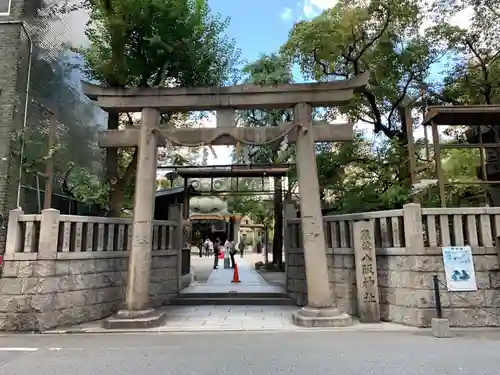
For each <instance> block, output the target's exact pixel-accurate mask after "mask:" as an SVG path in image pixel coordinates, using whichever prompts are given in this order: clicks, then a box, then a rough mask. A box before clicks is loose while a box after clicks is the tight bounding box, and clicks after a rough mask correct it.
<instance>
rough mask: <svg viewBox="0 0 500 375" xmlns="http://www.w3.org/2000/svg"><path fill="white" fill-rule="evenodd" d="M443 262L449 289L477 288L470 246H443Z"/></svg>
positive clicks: (472, 289)
mask: <svg viewBox="0 0 500 375" xmlns="http://www.w3.org/2000/svg"><path fill="white" fill-rule="evenodd" d="M443 262H444V272H445V275H446V286H447V287H448V290H450V291H455V292H469V291H476V290H477V283H476V273H475V272H474V260H473V258H472V249H471V247H470V246H449V247H443Z"/></svg>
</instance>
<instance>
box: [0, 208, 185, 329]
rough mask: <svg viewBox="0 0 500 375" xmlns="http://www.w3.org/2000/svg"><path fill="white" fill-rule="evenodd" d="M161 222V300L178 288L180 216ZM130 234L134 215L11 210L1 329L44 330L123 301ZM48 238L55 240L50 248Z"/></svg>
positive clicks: (155, 255) (157, 284)
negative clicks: (117, 215)
mask: <svg viewBox="0 0 500 375" xmlns="http://www.w3.org/2000/svg"><path fill="white" fill-rule="evenodd" d="M47 223H48V224H50V225H49V230H47ZM52 224H53V225H52ZM155 224H156V225H155V229H154V236H153V237H154V238H153V251H152V270H151V286H150V298H151V304H152V305H153V306H154V307H157V306H161V305H165V304H167V303H168V302H169V300H170V299H171V298H172V297H174V296H175V295H177V293H178V291H179V288H180V286H179V284H180V273H179V269H180V265H179V262H178V254H179V252H180V250H176V249H175V247H176V246H175V245H174V244H175V243H176V238H175V231H176V226H175V223H174V222H171V221H161V222H155ZM42 228H44V229H45V231H44V232H45V239H44V235H42ZM50 228H52V230H53V232H54V233H52V237H50V233H49V234H47V232H50ZM130 234H131V221H130V219H112V218H93V217H82V216H70V215H59V214H58V211H56V210H44V211H43V213H42V214H41V215H23V214H22V212H21V211H19V210H15V211H13V212H12V213H11V215H10V220H9V233H8V236H7V237H8V238H7V240H8V242H7V251H6V254H5V261H4V268H3V275H2V278H1V279H0V330H9V331H11V330H16V331H18V330H21V331H31V330H46V329H49V328H53V327H56V326H63V325H70V324H78V323H82V322H87V321H92V320H97V319H102V318H104V317H107V316H109V315H111V314H112V313H113V312H115V311H116V310H117V309H118V308H119V307H120V306H121V304H122V302H123V301H124V295H125V285H126V281H127V268H128V248H129V247H130V242H129V241H130ZM177 234H178V235H179V236H178V238H179V241H177V242H178V243H179V244H180V242H181V241H180V239H181V233H177ZM48 238H52V240H53V241H52V244H53V246H49V247H48V248H45V245H47V243H44V240H47V239H48ZM54 239H55V241H54ZM48 250H52V251H48Z"/></svg>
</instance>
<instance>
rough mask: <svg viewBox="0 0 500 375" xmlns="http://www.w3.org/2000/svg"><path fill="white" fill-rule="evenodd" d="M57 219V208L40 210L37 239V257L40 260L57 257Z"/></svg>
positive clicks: (58, 217)
mask: <svg viewBox="0 0 500 375" xmlns="http://www.w3.org/2000/svg"><path fill="white" fill-rule="evenodd" d="M59 219H60V213H59V210H55V209H53V208H49V209H46V210H42V219H41V221H40V236H39V240H38V259H40V260H51V259H56V258H57V242H58V240H59Z"/></svg>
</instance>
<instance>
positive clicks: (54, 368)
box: [0, 332, 500, 375]
mask: <svg viewBox="0 0 500 375" xmlns="http://www.w3.org/2000/svg"><path fill="white" fill-rule="evenodd" d="M499 353H500V339H498V337H493V338H491V337H486V336H485V337H483V336H481V335H479V336H477V337H465V338H452V339H434V338H432V337H429V336H427V335H425V334H421V333H417V334H415V333H403V332H391V333H380V332H377V333H374V332H364V333H363V332H311V333H309V332H307V333H283V332H282V333H262V332H261V333H258V332H255V333H203V334H200V333H193V334H172V333H167V334H121V335H118V334H116V335H115V334H100V335H65V336H64V335H61V336H57V335H54V336H50V335H31V336H30V335H27V336H22V335H16V336H4V337H0V374H1V375H129V374H131V375H132V374H134V375H136V374H144V375H157V374H158V375H159V374H162V375H167V374H168V375H180V374H182V375H184V374H185V375H188V374H189V375H199V374H200V375H201V374H203V375H235V374H237V375H260V374H262V375H281V374H287V375H316V374H318V375H330V374H335V375H336V374H339V375H340V374H341V375H417V374H418V375H434V374H435V375H448V374H450V375H452V374H453V375H457V374H460V375H464V374H465V375H468V374H470V375H486V374H491V375H493V374H498V373H499V370H498V368H499V367H498V366H499V363H500V359H499V358H500V357H499Z"/></svg>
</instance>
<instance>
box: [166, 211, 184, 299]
mask: <svg viewBox="0 0 500 375" xmlns="http://www.w3.org/2000/svg"><path fill="white" fill-rule="evenodd" d="M168 220H173V221H175V222H176V223H177V225H176V226H175V228H174V230H173V231H172V242H171V243H172V248H173V249H174V250H175V251H176V254H177V292H180V290H181V286H182V283H181V276H182V247H183V239H182V230H183V220H182V204H177V205H171V206H169V207H168Z"/></svg>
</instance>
